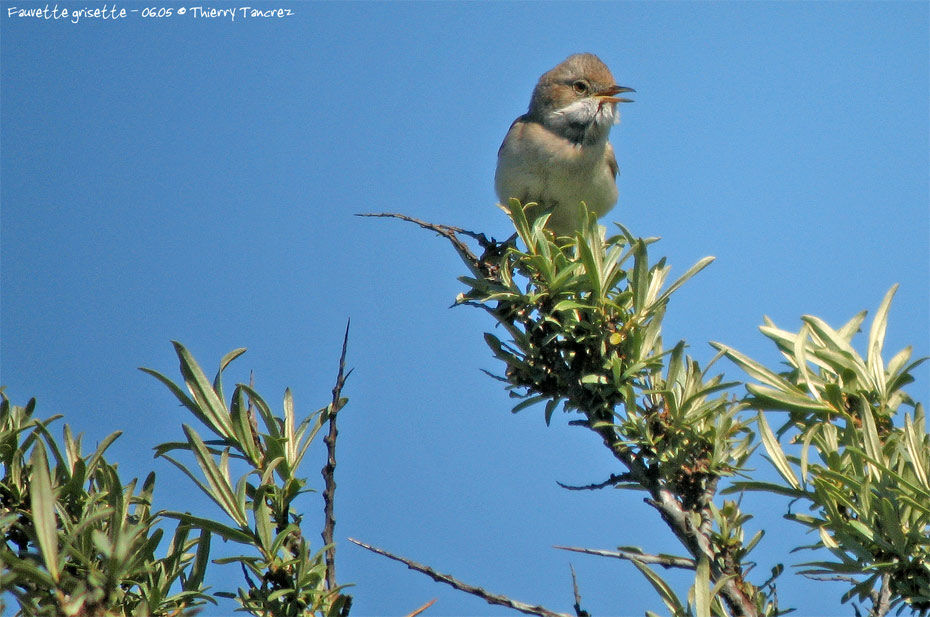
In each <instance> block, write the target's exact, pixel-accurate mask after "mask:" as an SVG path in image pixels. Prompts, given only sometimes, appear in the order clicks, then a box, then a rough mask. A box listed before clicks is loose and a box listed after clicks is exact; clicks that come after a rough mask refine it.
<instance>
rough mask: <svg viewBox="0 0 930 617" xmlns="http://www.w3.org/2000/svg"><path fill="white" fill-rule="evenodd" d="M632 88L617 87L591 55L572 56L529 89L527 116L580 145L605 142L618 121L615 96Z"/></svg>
mask: <svg viewBox="0 0 930 617" xmlns="http://www.w3.org/2000/svg"><path fill="white" fill-rule="evenodd" d="M624 92H635V90H633V89H632V88H627V87H625V86H618V85H617V84H616V83H614V76H613V75H612V74H611V73H610V69H608V68H607V65H606V64H604V63H603V62H601V60H600V58H598V57H597V56H595V55H594V54H574V55H571V56H569V57H568V58H566V59H565V61H564V62H562V63H561V64H559V65H558V66H556V67H555V68H553V69H552V70H550V71H547V72H546V73H543V75H542V77H540V78H539V82H538V83H537V84H536V88H534V89H533V97H532V98H531V99H530V108H529V112H528V115H529V116H530V117H531V118H533V119H534V120H536V121H538V122H540V123H542V124H544V125H546V126H548V127H549V128H551V129H552V130H553V131H555V132H557V133H559V134H561V135H563V136H564V137H565V138H567V139H569V140H571V141H574V142H577V143H583V144H589V143H595V142H598V141H606V139H607V134H608V133H609V132H610V127H611V125H613V124H616V123H617V122H619V121H620V112H619V111H618V110H617V104H618V103H630V102H632V101H631V100H630V99H627V98H622V97H617V96H616V95H618V94H622V93H624Z"/></svg>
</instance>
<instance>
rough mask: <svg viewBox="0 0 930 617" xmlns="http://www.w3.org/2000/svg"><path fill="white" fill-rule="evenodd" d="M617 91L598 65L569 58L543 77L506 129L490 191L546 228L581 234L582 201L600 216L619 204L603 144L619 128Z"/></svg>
mask: <svg viewBox="0 0 930 617" xmlns="http://www.w3.org/2000/svg"><path fill="white" fill-rule="evenodd" d="M624 92H635V90H633V89H632V88H627V87H624V86H618V85H617V84H616V83H614V77H613V75H611V73H610V69H608V68H607V65H605V64H604V63H603V62H601V60H600V58H598V57H597V56H595V55H594V54H574V55H572V56H569V57H568V58H566V59H565V61H564V62H562V63H561V64H559V65H558V66H556V67H555V68H553V69H552V70H550V71H547V72H546V73H543V75H542V77H540V78H539V82H538V83H537V84H536V87H535V88H534V89H533V96H532V98H530V107H529V110H528V111H527V112H526V113H525V114H523V115H522V116H520V117H519V118H517V119H516V120H515V121H514V123H513V124H512V125H511V127H510V130H509V131H508V132H507V136H506V137H504V142H503V143H502V144H501V147H500V150H499V151H498V153H497V172H496V173H495V174H494V188H495V190H496V191H497V196H498V197H499V198H500V200H501V202H503V203H505V204H506V203H507V200H509V199H510V198H512V197H516V198H517V199H519V200H520V201H521V202H522V203H524V204H526V203H527V202H536V203H537V204H539V206H538V207H539V208H542V209H544V211H547V212H551V215H550V217H549V221H548V223H547V224H546V227H548V228H549V229H551V230H552V231H553V233H555V234H556V235H561V236H564V235H570V234H572V233H573V232H574V231H575V230H576V229H579V228H580V227H581V220H580V219H581V212H582V210H581V208H580V203H581V202H582V201H583V202H585V204H586V205H587V207H588V210H589V211H590V212H594V213H596V214H597V216H598V217H601V216H603V215H604V214H606V213H607V211H608V210H610V209H611V208H613V207H614V204H616V203H617V171H618V167H617V159H616V157H615V156H614V149H613V146H611V145H610V142H609V141H607V136H608V134H609V133H610V128H611V127H612V126H613V125H614V124H616V123H618V122H619V121H620V110H619V109H618V107H617V105H618V104H619V103H630V102H632V101H631V100H630V99H626V98H618V97H617V96H615V95H617V94H622V93H624Z"/></svg>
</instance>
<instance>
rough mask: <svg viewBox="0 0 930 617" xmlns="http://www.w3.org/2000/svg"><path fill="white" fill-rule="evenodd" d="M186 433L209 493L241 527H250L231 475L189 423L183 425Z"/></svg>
mask: <svg viewBox="0 0 930 617" xmlns="http://www.w3.org/2000/svg"><path fill="white" fill-rule="evenodd" d="M182 428H183V429H184V434H185V435H187V439H188V440H189V442H190V444H191V446H192V447H193V453H194V457H195V458H196V459H197V463H198V465H199V466H200V469H201V471H203V473H204V476H205V477H206V479H207V482H208V484H209V485H210V489H211V490H209V491H208V492H207V494H208V495H209V496H210V497H212V498H213V500H214V501H215V502H216V503H217V504H218V505H219V506H220V507H221V508H223V511H225V512H226V514H227V515H229V517H230V518H232V519H233V520H234V521H236V523H237V524H239V526H240V527H243V528H244V527H248V525H249V521H248V518H247V517H246V514H245V511H244V510H242V509H241V507H240V504H239V502H238V500H237V499H236V496H235V495H234V494H233V490H232V486H231V485H230V483H229V477H228V475H227V474H226V473H223V471H221V470H220V468H219V467H218V466H217V464H216V462H215V461H214V460H213V456H212V455H211V454H210V452H209V451H208V450H207V446H206V445H205V444H204V443H203V441H202V440H201V439H200V436H199V435H198V434H197V433H196V432H195V431H194V430H193V429H192V428H191V427H189V426H188V425H186V424H184V425H183V426H182Z"/></svg>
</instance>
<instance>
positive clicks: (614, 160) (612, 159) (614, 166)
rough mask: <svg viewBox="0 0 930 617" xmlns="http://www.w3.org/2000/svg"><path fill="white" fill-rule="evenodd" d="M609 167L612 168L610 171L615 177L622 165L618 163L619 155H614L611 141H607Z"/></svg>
mask: <svg viewBox="0 0 930 617" xmlns="http://www.w3.org/2000/svg"><path fill="white" fill-rule="evenodd" d="M607 167H609V168H610V173H612V174H613V175H614V178H616V177H617V174H618V173H620V166H619V165H617V157H616V155H614V147H613V146H612V145H611V144H610V142H607Z"/></svg>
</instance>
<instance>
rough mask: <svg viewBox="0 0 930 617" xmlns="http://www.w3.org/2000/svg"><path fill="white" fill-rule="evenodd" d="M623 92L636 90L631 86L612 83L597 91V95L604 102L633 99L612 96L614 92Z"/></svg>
mask: <svg viewBox="0 0 930 617" xmlns="http://www.w3.org/2000/svg"><path fill="white" fill-rule="evenodd" d="M623 92H636V90H634V89H633V88H627V87H626V86H617V85H614V86H611V87H609V88H607V89H606V90H604V91H603V92H601V93H599V94H598V96H599V97H602V98H603V100H604V102H605V103H632V102H633V99H627V98H621V97H615V96H614V95H615V94H621V93H623ZM605 97H606V98H605Z"/></svg>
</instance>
